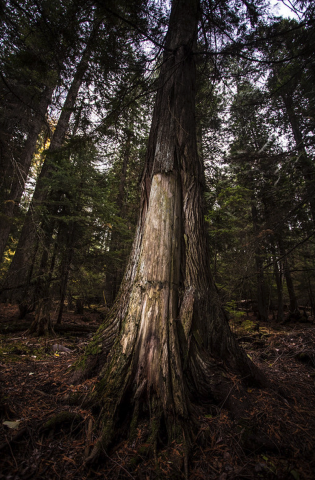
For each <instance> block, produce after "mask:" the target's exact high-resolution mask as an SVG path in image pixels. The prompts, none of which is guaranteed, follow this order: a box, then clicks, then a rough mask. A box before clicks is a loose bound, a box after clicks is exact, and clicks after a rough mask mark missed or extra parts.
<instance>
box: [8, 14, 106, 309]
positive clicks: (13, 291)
mask: <svg viewBox="0 0 315 480" xmlns="http://www.w3.org/2000/svg"><path fill="white" fill-rule="evenodd" d="M100 23H101V22H100V20H98V21H97V22H96V24H95V26H94V28H93V31H92V33H91V37H90V41H89V42H88V44H87V46H86V49H85V51H84V52H83V55H82V58H81V60H80V63H79V65H78V67H77V70H76V73H75V75H74V78H73V81H72V84H71V87H70V89H69V91H68V94H67V97H66V100H65V103H64V105H63V109H62V112H61V114H60V117H59V120H58V123H57V126H56V130H55V132H54V135H53V138H52V141H51V144H50V147H49V150H48V153H47V155H46V158H45V161H44V163H43V166H42V169H41V172H40V174H39V177H38V180H37V183H36V188H35V191H34V195H33V198H32V202H31V204H30V206H29V209H28V212H27V215H26V219H25V222H24V225H23V228H22V232H21V235H20V239H19V242H18V246H17V249H16V252H15V255H14V257H13V260H12V263H11V265H10V268H9V271H8V274H7V278H6V281H5V285H4V293H3V294H2V299H3V300H9V301H11V302H12V301H16V302H18V303H21V302H23V303H25V298H24V297H25V295H27V293H26V292H27V290H28V284H25V285H24V288H23V289H21V288H19V285H20V284H21V279H22V281H23V280H24V279H25V281H26V280H27V278H29V269H30V259H31V258H32V256H33V250H34V245H35V243H36V241H35V240H36V236H38V235H40V230H39V225H40V217H39V216H38V215H37V214H36V208H37V207H38V206H39V205H41V204H42V202H43V201H44V199H45V198H46V197H47V189H46V188H45V182H46V181H47V179H49V178H50V176H51V173H52V170H53V163H54V156H55V155H56V153H57V152H58V150H59V149H60V148H61V146H62V144H63V142H64V139H65V136H66V133H67V130H68V127H69V121H70V117H71V115H72V112H73V109H74V106H75V102H76V99H77V95H78V92H79V89H80V87H81V85H82V81H83V78H84V75H85V73H86V70H87V68H88V64H89V57H90V54H91V50H92V47H93V44H94V41H95V36H96V33H97V30H98V28H99V26H100Z"/></svg>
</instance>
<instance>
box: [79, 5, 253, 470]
mask: <svg viewBox="0 0 315 480" xmlns="http://www.w3.org/2000/svg"><path fill="white" fill-rule="evenodd" d="M198 16H199V2H198V0H174V1H173V6H172V12H171V16H170V24H169V31H168V34H167V37H166V45H165V53H164V58H163V64H162V66H161V71H160V79H159V80H160V83H159V89H158V93H157V97H156V103H155V109H154V114H153V121H152V128H151V133H150V137H149V145H148V152H147V161H146V168H145V172H144V176H143V181H142V200H141V211H140V218H139V223H138V227H137V232H136V238H135V241H134V245H133V250H132V253H131V257H130V260H129V264H128V267H127V270H126V273H125V277H124V280H123V283H122V286H121V289H120V292H119V294H118V299H117V300H116V302H115V305H114V307H113V308H112V310H111V313H110V315H109V318H108V319H107V322H105V324H104V326H103V327H101V329H100V331H99V332H98V334H97V335H96V337H95V339H94V341H93V342H92V343H91V345H90V346H89V348H88V352H87V353H88V354H89V353H90V355H89V356H88V359H87V362H86V365H85V369H83V371H81V372H79V373H78V376H79V375H80V373H81V374H82V375H88V374H89V373H91V371H92V369H93V368H94V371H95V369H97V368H98V369H101V380H100V382H99V383H98V386H97V388H96V390H95V392H94V393H93V394H92V395H91V396H92V400H93V401H94V402H96V403H98V404H99V405H100V406H101V414H100V428H101V432H102V433H101V435H100V438H99V441H98V442H97V444H96V445H95V447H94V449H93V451H92V452H91V455H90V457H89V461H91V460H92V459H94V458H95V456H96V455H98V453H99V452H100V450H101V449H102V447H103V448H104V447H105V448H106V447H107V446H108V444H109V443H110V442H111V441H112V440H113V436H114V435H115V433H116V432H117V430H116V431H115V429H116V428H117V425H118V424H120V425H121V423H120V422H121V420H122V418H124V419H125V420H127V421H125V422H124V426H125V427H127V426H129V425H130V428H131V430H133V429H134V427H135V426H136V425H137V423H138V421H139V418H141V416H142V415H146V416H147V417H148V418H150V434H149V440H148V441H149V443H150V444H151V445H152V447H153V448H154V446H155V445H156V441H157V438H158V435H159V434H160V432H161V430H162V429H163V428H164V429H165V431H166V432H167V436H168V440H171V439H174V438H177V439H178V438H182V439H183V442H184V443H186V445H187V444H188V443H189V439H190V438H191V437H190V434H191V430H192V427H193V410H192V408H191V400H192V398H196V399H197V398H199V399H200V398H204V399H206V400H207V401H209V400H210V399H214V400H215V401H220V400H224V399H226V400H227V398H228V397H229V395H228V393H229V390H230V388H231V384H230V383H229V382H228V379H227V377H226V376H225V375H222V372H223V368H224V367H223V362H224V363H225V365H226V366H228V367H229V368H233V370H234V371H237V372H239V373H241V374H242V376H244V377H247V378H248V379H249V378H250V379H252V380H253V379H256V380H257V379H258V378H259V377H260V375H259V373H258V371H257V370H256V368H255V367H254V365H253V364H252V363H251V362H250V360H249V359H248V357H247V356H246V355H245V353H244V352H243V351H242V350H241V349H240V348H239V346H238V344H237V342H236V340H235V339H234V337H233V336H232V334H231V331H230V329H229V326H228V323H227V319H226V316H225V314H224V312H223V310H222V308H221V306H220V302H219V299H218V296H217V293H216V290H215V286H214V284H213V281H212V278H211V275H210V271H209V254H208V248H207V241H206V230H205V224H204V217H203V208H202V186H203V168H202V165H201V162H200V161H199V158H198V154H197V145H196V127H195V79H196V74H195V64H194V55H193V47H194V46H195V44H196V35H197V25H198ZM97 352H98V353H97ZM260 378H261V377H260ZM227 401H228V400H227Z"/></svg>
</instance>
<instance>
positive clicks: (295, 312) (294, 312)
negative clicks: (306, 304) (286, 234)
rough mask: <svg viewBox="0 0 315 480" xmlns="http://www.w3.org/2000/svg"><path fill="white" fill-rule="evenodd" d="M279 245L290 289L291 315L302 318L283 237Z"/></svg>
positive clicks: (279, 240)
mask: <svg viewBox="0 0 315 480" xmlns="http://www.w3.org/2000/svg"><path fill="white" fill-rule="evenodd" d="M278 244H279V251H280V256H281V257H283V267H284V268H283V269H284V277H285V281H286V284H287V289H288V294H289V299H290V307H289V310H290V315H294V316H297V317H300V316H301V315H300V311H299V305H298V301H297V298H296V295H295V289H294V284H293V280H292V277H291V272H290V267H289V263H288V259H287V256H286V254H285V248H284V244H283V240H282V238H281V237H279V239H278Z"/></svg>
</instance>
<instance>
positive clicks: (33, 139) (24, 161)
mask: <svg viewBox="0 0 315 480" xmlns="http://www.w3.org/2000/svg"><path fill="white" fill-rule="evenodd" d="M53 91H54V87H51V86H49V87H46V89H45V92H44V93H43V98H42V99H41V101H40V103H39V106H38V111H37V112H36V113H35V118H34V120H33V123H32V125H31V128H30V132H29V135H28V137H27V140H26V142H25V146H24V149H23V153H22V154H21V157H20V159H19V163H18V166H17V170H18V171H16V172H15V175H14V178H13V181H12V185H11V189H10V193H9V195H8V198H7V199H6V201H5V205H4V211H3V213H4V216H1V217H0V262H1V259H2V257H3V253H4V250H5V247H6V244H7V241H8V238H9V235H10V230H11V226H12V217H13V215H14V211H15V209H16V207H17V205H19V203H20V200H21V197H22V194H23V192H24V188H25V183H26V180H27V177H28V174H29V170H30V167H31V163H32V158H33V155H34V153H35V149H36V143H37V139H38V136H39V134H40V132H41V130H42V129H43V127H44V125H45V122H46V118H45V114H46V111H47V108H48V106H49V105H50V102H51V98H52V94H53Z"/></svg>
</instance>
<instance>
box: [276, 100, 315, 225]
mask: <svg viewBox="0 0 315 480" xmlns="http://www.w3.org/2000/svg"><path fill="white" fill-rule="evenodd" d="M282 99H283V103H284V105H285V108H286V112H287V115H288V118H289V122H290V125H291V129H292V133H293V136H294V140H295V143H296V148H297V151H298V154H299V159H298V163H297V165H298V167H299V168H300V170H301V172H302V175H303V177H304V181H305V188H306V193H307V196H308V200H309V203H310V209H311V215H312V220H313V223H315V168H314V164H313V162H312V160H311V159H310V158H309V156H308V155H307V152H306V149H305V145H304V141H303V136H302V133H301V130H300V125H299V121H298V118H297V116H296V113H295V111H294V105H293V100H292V95H290V94H283V95H282Z"/></svg>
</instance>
